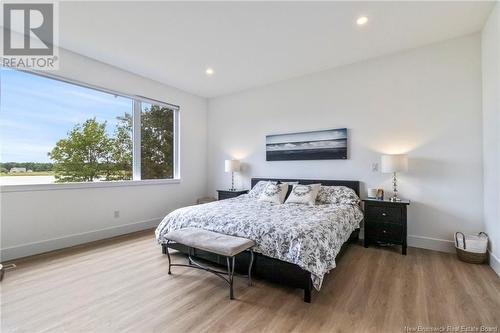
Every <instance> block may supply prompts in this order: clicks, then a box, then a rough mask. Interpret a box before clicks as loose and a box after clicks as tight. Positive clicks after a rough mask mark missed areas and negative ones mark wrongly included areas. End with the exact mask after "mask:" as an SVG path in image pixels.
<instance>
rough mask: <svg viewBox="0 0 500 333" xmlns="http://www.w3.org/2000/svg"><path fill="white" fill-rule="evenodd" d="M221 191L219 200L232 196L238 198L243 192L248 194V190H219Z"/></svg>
mask: <svg viewBox="0 0 500 333" xmlns="http://www.w3.org/2000/svg"><path fill="white" fill-rule="evenodd" d="M217 192H218V193H219V200H225V199H231V198H236V197H238V196H240V195H242V194H247V193H248V191H247V190H234V191H231V190H217Z"/></svg>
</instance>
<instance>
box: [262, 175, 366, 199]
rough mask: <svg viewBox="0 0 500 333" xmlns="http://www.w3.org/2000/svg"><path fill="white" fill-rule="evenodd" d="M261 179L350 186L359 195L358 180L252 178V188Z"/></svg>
mask: <svg viewBox="0 0 500 333" xmlns="http://www.w3.org/2000/svg"><path fill="white" fill-rule="evenodd" d="M261 180H271V181H275V182H283V183H285V182H299V184H304V185H307V184H318V183H319V184H321V185H324V186H345V187H349V188H352V189H353V190H354V192H356V194H357V195H358V197H359V181H357V180H329V179H328V180H325V179H323V180H317V179H282V178H252V188H253V187H254V186H255V184H257V183H258V182H259V181H261Z"/></svg>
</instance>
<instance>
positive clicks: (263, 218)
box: [156, 195, 363, 290]
mask: <svg viewBox="0 0 500 333" xmlns="http://www.w3.org/2000/svg"><path fill="white" fill-rule="evenodd" d="M362 219H363V213H362V212H361V209H360V208H359V207H358V206H357V205H347V204H329V205H315V206H308V205H304V204H272V203H269V202H261V201H257V200H256V199H255V198H251V197H249V196H248V195H242V196H239V197H237V198H233V199H227V200H221V201H215V202H211V203H207V204H203V205H197V206H189V207H184V208H180V209H177V210H175V211H173V212H172V213H170V214H168V215H167V216H166V217H165V218H164V219H163V221H162V222H161V223H160V225H159V226H158V228H157V229H156V239H157V240H158V242H159V243H160V244H162V243H166V240H165V238H164V235H165V234H167V233H168V232H169V231H171V230H176V229H182V228H187V227H195V228H202V229H205V230H210V231H214V232H219V233H222V234H226V235H232V236H239V237H244V238H248V239H252V240H254V241H255V242H256V246H255V248H254V250H255V251H256V252H259V253H262V254H264V255H266V256H268V257H272V258H276V259H279V260H283V261H287V262H290V263H293V264H296V265H298V266H300V267H301V268H303V269H305V270H307V271H309V272H311V273H312V274H311V276H312V281H313V285H314V287H315V288H316V289H317V290H319V289H320V288H321V283H322V281H323V276H324V275H325V274H326V273H328V272H329V271H330V270H331V269H333V268H335V257H336V256H337V254H338V252H339V251H340V248H341V246H342V244H344V243H345V242H346V241H347V240H348V239H349V236H350V234H351V232H352V231H353V230H354V229H356V228H359V223H360V222H361V220H362Z"/></svg>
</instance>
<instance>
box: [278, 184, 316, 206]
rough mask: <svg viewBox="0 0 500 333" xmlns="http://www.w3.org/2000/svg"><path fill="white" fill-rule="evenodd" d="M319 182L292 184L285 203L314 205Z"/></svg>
mask: <svg viewBox="0 0 500 333" xmlns="http://www.w3.org/2000/svg"><path fill="white" fill-rule="evenodd" d="M320 186H321V184H311V185H301V184H298V185H294V186H293V188H292V191H291V192H290V195H289V196H288V199H286V203H298V204H306V205H310V206H314V203H315V202H316V197H317V196H318V192H319V189H320Z"/></svg>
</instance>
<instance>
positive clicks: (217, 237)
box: [164, 228, 255, 299]
mask: <svg viewBox="0 0 500 333" xmlns="http://www.w3.org/2000/svg"><path fill="white" fill-rule="evenodd" d="M165 238H166V239H167V244H166V245H165V247H164V249H165V252H166V255H167V257H168V274H172V273H171V271H170V267H172V266H183V267H191V268H197V269H203V270H205V271H208V272H211V273H214V274H215V275H217V276H218V277H220V278H221V279H223V280H224V281H226V282H227V283H228V284H229V298H230V299H234V296H233V277H234V257H235V256H236V255H237V254H239V253H241V252H243V251H246V250H249V251H250V256H251V257H250V264H249V266H248V285H251V284H252V277H251V272H252V264H253V251H252V247H253V246H254V245H255V242H254V241H253V240H250V239H246V238H242V237H235V236H229V235H224V234H220V233H217V232H213V231H208V230H204V229H199V228H185V229H179V230H173V231H171V232H169V233H168V234H166V235H165ZM170 242H175V243H179V244H182V245H184V246H187V247H188V248H189V249H199V250H204V251H207V252H211V253H215V254H218V255H220V256H224V257H226V262H227V272H222V271H218V270H214V269H212V268H209V267H206V266H203V265H201V264H199V263H197V262H195V261H194V260H193V258H192V257H191V255H188V264H187V265H183V264H172V262H171V260H170V253H169V251H168V245H169V243H170ZM189 253H191V251H189ZM224 275H227V278H226V277H225V276H224Z"/></svg>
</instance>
